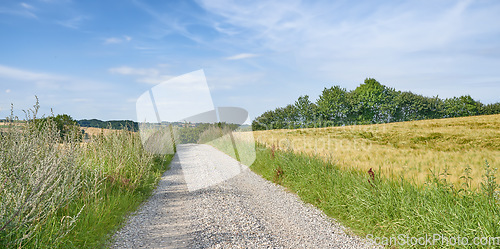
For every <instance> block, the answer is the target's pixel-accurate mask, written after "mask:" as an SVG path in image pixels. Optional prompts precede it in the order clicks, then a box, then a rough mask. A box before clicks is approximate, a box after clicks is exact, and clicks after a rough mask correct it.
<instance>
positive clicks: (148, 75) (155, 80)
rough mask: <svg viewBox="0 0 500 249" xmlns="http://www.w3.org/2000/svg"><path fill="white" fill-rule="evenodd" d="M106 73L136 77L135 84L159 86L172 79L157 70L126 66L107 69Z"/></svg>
mask: <svg viewBox="0 0 500 249" xmlns="http://www.w3.org/2000/svg"><path fill="white" fill-rule="evenodd" d="M159 67H160V68H162V67H163V68H164V65H159ZM108 72H110V73H112V74H121V75H131V76H138V77H137V78H136V81H137V82H140V83H147V84H152V85H155V84H159V83H162V82H164V81H166V80H169V79H171V78H172V76H170V75H166V74H164V73H162V72H161V70H159V69H158V68H133V67H128V66H122V67H115V68H110V69H108Z"/></svg>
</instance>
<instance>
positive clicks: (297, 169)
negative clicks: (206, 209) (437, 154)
mask: <svg viewBox="0 0 500 249" xmlns="http://www.w3.org/2000/svg"><path fill="white" fill-rule="evenodd" d="M485 167H486V171H485V172H486V173H485V177H484V179H483V183H482V185H481V186H482V188H481V189H482V191H480V192H478V191H472V190H471V189H470V188H469V187H467V186H465V185H464V186H463V188H460V189H458V188H455V187H454V185H452V184H450V182H449V181H447V179H446V174H441V175H440V174H438V173H436V174H434V175H431V176H429V177H428V180H427V181H426V183H425V184H423V185H422V184H415V183H413V182H410V181H409V180H407V179H405V178H403V177H401V178H400V179H399V180H397V179H392V178H387V177H384V176H383V175H381V174H380V172H379V171H378V170H377V169H375V171H374V173H373V174H369V173H367V172H366V171H359V170H355V169H345V168H341V167H340V166H339V165H336V164H334V163H332V162H329V161H325V160H324V158H321V157H318V156H311V155H308V154H304V153H300V152H299V153H297V152H296V153H294V152H292V151H283V150H276V149H273V148H267V147H265V146H262V145H258V146H257V159H256V161H255V162H254V164H253V165H252V166H251V167H250V168H251V169H252V170H253V171H254V172H256V173H258V174H260V175H262V176H263V177H264V178H266V179H267V180H270V181H273V182H275V183H278V184H281V185H283V186H285V187H286V188H288V189H289V190H291V191H292V192H295V193H296V194H297V195H298V196H299V197H300V198H301V199H302V200H303V201H305V202H307V203H311V204H313V205H314V206H316V207H318V208H320V209H321V210H323V211H324V212H325V213H326V214H327V215H328V216H330V217H333V218H335V219H337V220H338V221H340V222H341V223H342V224H344V225H345V226H347V227H350V228H351V229H352V231H353V232H355V233H356V234H358V235H361V236H367V235H369V234H371V235H373V236H375V237H378V238H384V237H385V238H391V237H395V238H400V237H397V236H399V235H404V236H408V237H409V238H412V237H414V238H421V237H425V236H433V235H434V234H437V235H440V236H441V238H442V239H441V240H438V241H434V240H433V243H434V244H426V247H435V248H442V247H460V248H463V247H466V248H467V247H469V248H474V247H482V245H476V244H474V241H473V240H474V238H497V237H500V208H499V205H498V203H497V198H496V196H495V195H496V193H497V189H498V185H497V184H496V179H495V173H494V171H493V170H491V169H490V168H489V167H487V166H485ZM464 176H466V175H464ZM444 237H446V238H458V237H460V238H467V239H468V241H467V242H468V243H470V244H469V245H465V246H464V245H460V246H459V245H458V244H456V243H455V244H452V243H451V242H452V241H449V243H447V242H446V241H444V240H443V239H444ZM401 238H402V240H397V241H392V242H394V243H390V242H391V241H382V240H379V241H377V242H379V243H382V244H384V243H385V244H386V245H387V246H393V245H396V246H397V247H398V248H413V247H415V246H417V247H418V246H420V245H418V241H417V242H415V241H411V239H410V240H404V237H401ZM499 240H500V238H499ZM499 240H495V241H493V243H497V242H500V241H499ZM403 242H408V243H406V244H402V243H403ZM461 242H463V241H461ZM478 242H479V243H481V241H478ZM483 242H484V241H483ZM413 243H417V244H416V245H415V244H413ZM424 243H426V242H424ZM498 245H500V244H497V246H498ZM492 247H494V246H492Z"/></svg>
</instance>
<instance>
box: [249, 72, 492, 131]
mask: <svg viewBox="0 0 500 249" xmlns="http://www.w3.org/2000/svg"><path fill="white" fill-rule="evenodd" d="M499 113H500V102H497V103H493V104H487V105H484V104H482V103H481V102H479V101H476V100H474V99H473V98H472V97H471V96H469V95H464V96H460V97H453V98H447V99H440V98H439V97H437V96H435V97H426V96H422V95H419V94H415V93H412V92H402V91H397V90H395V89H394V88H390V87H387V86H384V85H382V84H380V82H378V81H377V80H375V79H373V78H367V79H365V81H364V83H362V84H361V85H360V86H358V87H357V88H356V89H354V90H351V91H347V90H346V89H345V88H342V87H340V86H333V87H330V88H325V89H324V90H323V92H322V93H321V95H320V96H319V98H318V99H317V100H316V102H312V101H311V100H310V99H309V96H307V95H304V96H300V97H299V98H298V99H297V101H295V103H294V104H289V105H287V106H285V107H279V108H276V109H274V110H270V111H266V112H264V113H263V114H262V115H260V116H258V117H257V118H255V119H254V121H253V122H252V129H253V130H267V129H296V128H314V127H328V126H343V125H356V124H377V123H390V122H401V121H411V120H422V119H437V118H451V117H464V116H473V115H489V114H499Z"/></svg>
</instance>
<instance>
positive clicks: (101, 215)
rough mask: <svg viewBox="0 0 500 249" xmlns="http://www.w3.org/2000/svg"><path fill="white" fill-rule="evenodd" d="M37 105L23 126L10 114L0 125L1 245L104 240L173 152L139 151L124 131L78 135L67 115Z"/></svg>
mask: <svg viewBox="0 0 500 249" xmlns="http://www.w3.org/2000/svg"><path fill="white" fill-rule="evenodd" d="M37 111H38V103H37V104H36V105H35V106H34V108H33V109H32V110H29V111H27V112H26V119H25V122H23V125H14V124H19V123H20V121H19V120H18V118H16V117H14V116H12V115H11V117H9V118H8V119H7V120H6V121H5V122H4V126H6V127H3V128H2V129H1V130H0V183H1V185H0V247H1V248H99V247H103V246H106V244H107V243H109V240H110V238H111V237H110V236H111V235H112V234H113V233H114V232H115V231H116V230H117V229H118V227H119V226H120V224H121V223H122V222H123V221H124V220H125V217H126V215H127V214H129V213H130V212H131V211H133V210H135V209H136V208H137V207H138V206H139V205H140V203H141V202H142V201H144V200H145V199H146V198H147V197H148V196H149V195H150V194H151V193H152V190H153V189H154V188H155V186H156V184H157V182H158V180H159V178H160V177H161V175H162V173H163V172H164V171H165V170H166V169H167V168H168V164H169V162H170V160H171V159H172V155H167V156H158V155H154V154H151V153H148V152H146V151H145V150H144V149H143V147H142V143H141V140H140V137H139V135H138V134H137V133H134V132H131V131H127V130H122V131H117V132H112V133H109V134H106V135H104V133H102V134H98V135H96V136H92V137H91V138H90V139H89V140H88V141H87V142H82V139H81V138H82V133H81V131H80V129H78V127H77V126H75V124H74V123H73V122H69V121H71V119H65V120H66V121H68V122H63V123H64V124H63V125H62V126H58V124H59V123H60V122H58V118H57V117H58V116H55V117H47V118H43V119H40V118H38V117H37V116H36V115H37ZM59 117H62V116H59ZM63 118H64V117H63ZM67 118H69V116H68V117H67Z"/></svg>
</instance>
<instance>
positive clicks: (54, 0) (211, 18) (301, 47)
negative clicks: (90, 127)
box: [0, 0, 500, 120]
mask: <svg viewBox="0 0 500 249" xmlns="http://www.w3.org/2000/svg"><path fill="white" fill-rule="evenodd" d="M498 13H500V2H499V1H495V0H492V1H303V2H302V1H280V2H273V1H226V0H210V1H209V0H206V1H205V0H200V1H160V0H156V1H145V0H113V1H101V0H89V1H73V0H33V1H24V2H23V1H2V2H1V3H0V37H1V38H0V117H2V118H3V117H5V116H7V115H8V114H9V111H10V110H9V109H10V104H11V103H13V104H14V106H15V108H16V109H17V110H20V109H27V108H29V107H30V106H32V105H33V104H34V101H35V100H34V96H35V95H37V96H38V97H39V99H40V104H41V106H42V109H41V110H42V112H43V113H50V108H52V109H53V111H54V113H56V114H59V113H67V114H70V115H71V116H73V117H74V118H76V119H84V118H98V119H102V120H115V119H136V113H135V101H136V100H137V98H138V97H139V96H140V95H141V94H142V93H143V92H144V91H146V90H148V89H150V88H151V87H153V86H154V85H156V84H159V83H161V82H163V81H165V80H168V79H170V78H172V77H174V76H178V75H182V74H185V73H189V72H192V71H195V70H199V69H204V71H205V75H206V78H207V82H208V84H209V86H210V89H211V93H212V99H213V101H214V104H215V105H216V106H236V107H242V108H245V109H247V110H248V111H249V113H250V116H251V117H252V118H253V117H256V116H258V115H260V114H261V113H262V112H264V111H266V110H270V109H274V108H276V107H278V106H284V105H286V104H288V103H293V102H294V101H295V100H296V99H297V98H298V97H299V96H300V95H305V94H308V95H309V96H311V97H312V99H315V98H316V97H317V96H318V95H319V94H320V93H321V91H322V89H323V88H324V87H330V86H333V85H340V86H342V87H344V88H347V89H354V88H355V87H356V86H358V85H359V84H360V83H362V82H363V80H364V79H365V78H367V77H372V78H375V79H377V80H378V81H380V82H381V83H382V84H384V85H387V86H390V87H394V88H396V89H398V90H410V91H412V92H415V93H419V94H424V95H427V96H435V95H438V96H439V97H442V98H446V97H452V96H459V95H464V94H470V95H471V96H472V97H473V98H474V99H476V100H480V101H481V102H483V103H492V102H498V101H500V97H499V96H500V94H499V93H500V25H499V23H500V15H499V14H498ZM16 113H18V114H20V112H16Z"/></svg>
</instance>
